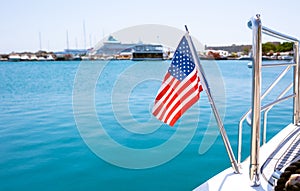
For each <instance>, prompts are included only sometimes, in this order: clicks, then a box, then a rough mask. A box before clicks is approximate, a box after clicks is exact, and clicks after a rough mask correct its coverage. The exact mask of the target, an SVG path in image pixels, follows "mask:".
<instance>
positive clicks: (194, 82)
mask: <svg viewBox="0 0 300 191" xmlns="http://www.w3.org/2000/svg"><path fill="white" fill-rule="evenodd" d="M197 83H198V78H197V77H196V79H195V81H193V82H192V83H191V84H190V85H189V86H188V87H186V88H185V89H184V90H183V91H182V92H181V93H180V94H178V96H177V97H176V98H175V100H174V101H173V102H172V104H171V105H170V107H169V108H168V109H167V111H166V112H165V115H164V116H163V118H162V119H163V121H165V120H166V117H167V116H168V114H169V112H170V111H171V110H172V109H173V108H174V106H175V104H176V103H177V102H178V101H180V100H182V98H183V97H184V96H185V95H186V94H187V92H188V91H190V90H191V89H192V88H194V86H195V85H197ZM198 87H199V86H198ZM183 101H184V100H183ZM181 105H182V103H181Z"/></svg>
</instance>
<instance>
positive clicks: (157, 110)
mask: <svg viewBox="0 0 300 191" xmlns="http://www.w3.org/2000/svg"><path fill="white" fill-rule="evenodd" d="M175 79H176V78H173V79H172V80H171V82H173V81H174V80H175ZM178 84H180V82H179V81H177V82H176V83H175V85H174V87H177V86H178ZM170 88H171V85H170V84H167V85H166V88H164V90H163V91H166V92H167V91H168V90H169V89H170ZM173 91H174V88H172V89H171V92H170V93H169V94H168V95H167V97H166V98H165V99H164V100H162V102H161V103H160V105H159V107H158V108H156V110H155V111H154V112H153V115H155V116H156V115H157V114H158V113H159V111H160V110H161V109H162V107H164V108H165V107H166V106H165V103H166V101H167V100H168V99H169V97H170V96H171V94H172V92H173ZM159 94H160V93H159ZM162 96H163V95H162ZM162 96H160V98H159V99H158V98H156V99H155V105H156V103H157V102H158V101H160V99H161V98H162Z"/></svg>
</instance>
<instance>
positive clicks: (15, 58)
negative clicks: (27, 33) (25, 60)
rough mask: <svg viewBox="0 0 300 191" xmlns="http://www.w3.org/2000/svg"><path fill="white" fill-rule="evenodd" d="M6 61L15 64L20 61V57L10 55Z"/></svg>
mask: <svg viewBox="0 0 300 191" xmlns="http://www.w3.org/2000/svg"><path fill="white" fill-rule="evenodd" d="M8 60H9V61H12V62H17V61H20V60H21V57H20V56H19V55H18V54H10V55H9V56H8Z"/></svg>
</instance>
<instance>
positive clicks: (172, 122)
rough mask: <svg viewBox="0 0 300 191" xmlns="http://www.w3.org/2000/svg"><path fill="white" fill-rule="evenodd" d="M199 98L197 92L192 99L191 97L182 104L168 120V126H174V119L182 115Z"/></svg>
mask: <svg viewBox="0 0 300 191" xmlns="http://www.w3.org/2000/svg"><path fill="white" fill-rule="evenodd" d="M199 98H200V95H199V94H197V96H195V97H194V98H193V99H191V100H190V101H189V102H188V103H187V104H186V105H184V106H183V108H182V109H181V110H180V111H178V112H177V113H176V115H175V116H174V117H173V119H172V120H171V122H170V126H174V124H175V123H176V121H177V120H178V119H179V118H180V117H181V116H182V114H183V113H184V112H185V111H186V110H188V109H189V108H190V107H191V106H192V105H193V104H194V103H196V102H197V101H198V100H199Z"/></svg>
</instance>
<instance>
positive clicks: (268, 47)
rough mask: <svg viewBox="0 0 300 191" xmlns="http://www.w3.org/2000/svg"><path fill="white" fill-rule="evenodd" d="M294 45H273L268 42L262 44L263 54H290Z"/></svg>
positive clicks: (288, 43) (287, 43)
mask: <svg viewBox="0 0 300 191" xmlns="http://www.w3.org/2000/svg"><path fill="white" fill-rule="evenodd" d="M293 45H294V43H292V42H283V43H272V42H267V43H263V44H262V52H263V54H267V53H275V52H289V51H292V50H293Z"/></svg>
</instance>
